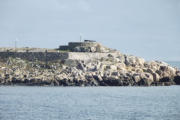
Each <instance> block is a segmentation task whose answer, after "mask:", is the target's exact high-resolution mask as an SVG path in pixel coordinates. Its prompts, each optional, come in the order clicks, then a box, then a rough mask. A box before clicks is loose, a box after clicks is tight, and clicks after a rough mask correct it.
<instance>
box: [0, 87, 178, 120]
mask: <svg viewBox="0 0 180 120" xmlns="http://www.w3.org/2000/svg"><path fill="white" fill-rule="evenodd" d="M179 92H180V86H166V87H163V86H161V87H20V86H14V87H13V86H3V87H0V120H180V93H179Z"/></svg>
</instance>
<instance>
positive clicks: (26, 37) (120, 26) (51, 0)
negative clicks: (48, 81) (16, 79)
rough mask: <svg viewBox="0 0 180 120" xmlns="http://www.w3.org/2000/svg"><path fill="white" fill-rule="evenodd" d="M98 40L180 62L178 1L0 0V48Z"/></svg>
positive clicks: (147, 56) (149, 56) (149, 57)
mask: <svg viewBox="0 0 180 120" xmlns="http://www.w3.org/2000/svg"><path fill="white" fill-rule="evenodd" d="M80 33H82V34H83V37H84V39H92V40H96V41H98V42H100V43H102V44H104V45H105V46H108V47H110V48H115V49H118V50H119V51H121V52H122V53H126V54H132V55H136V56H140V57H144V58H145V59H147V60H176V61H177V60H178V61H180V0H0V47H13V46H14V40H15V39H18V46H19V47H27V46H28V47H41V48H57V47H58V46H59V45H61V44H67V43H68V42H70V41H79V35H80Z"/></svg>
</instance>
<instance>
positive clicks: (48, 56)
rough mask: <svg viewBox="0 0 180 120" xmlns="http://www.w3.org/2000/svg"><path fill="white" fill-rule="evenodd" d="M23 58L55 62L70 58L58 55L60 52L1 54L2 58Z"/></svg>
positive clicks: (62, 54)
mask: <svg viewBox="0 0 180 120" xmlns="http://www.w3.org/2000/svg"><path fill="white" fill-rule="evenodd" d="M8 57H13V58H16V57H17V58H21V59H25V60H29V61H35V60H40V61H53V60H59V59H60V60H62V59H67V58H68V53H58V52H0V58H1V59H2V58H8Z"/></svg>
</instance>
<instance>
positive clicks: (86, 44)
mask: <svg viewBox="0 0 180 120" xmlns="http://www.w3.org/2000/svg"><path fill="white" fill-rule="evenodd" d="M97 45H98V43H97V42H96V41H94V40H84V42H69V43H68V45H62V46H59V50H62V51H71V52H77V51H76V48H77V47H95V46H97ZM79 52H80V51H79ZM82 52H84V51H82Z"/></svg>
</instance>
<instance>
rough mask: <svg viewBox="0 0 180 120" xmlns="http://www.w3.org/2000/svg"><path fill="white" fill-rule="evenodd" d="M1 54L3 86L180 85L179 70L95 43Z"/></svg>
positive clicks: (70, 44)
mask: <svg viewBox="0 0 180 120" xmlns="http://www.w3.org/2000/svg"><path fill="white" fill-rule="evenodd" d="M0 50H1V51H0V85H28V86H47V85H48V86H169V85H180V70H179V69H178V68H175V67H172V66H170V65H168V64H167V63H165V62H161V61H145V60H144V59H143V58H140V57H136V56H132V55H126V54H122V53H120V52H119V51H117V50H113V49H110V48H107V47H104V46H102V45H101V44H99V43H97V42H95V41H91V40H85V41H84V42H70V43H69V44H68V45H67V46H60V48H59V50H58V49H54V50H52V49H51V50H47V49H40V48H36V49H34V48H32V49H30V48H28V49H23V48H20V49H16V50H14V52H13V50H11V52H10V50H9V49H5V48H3V49H0ZM2 50H5V51H2ZM43 50H45V52H42V51H43ZM63 50H64V51H63ZM49 51H51V52H49Z"/></svg>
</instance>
